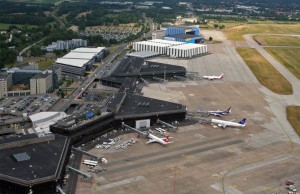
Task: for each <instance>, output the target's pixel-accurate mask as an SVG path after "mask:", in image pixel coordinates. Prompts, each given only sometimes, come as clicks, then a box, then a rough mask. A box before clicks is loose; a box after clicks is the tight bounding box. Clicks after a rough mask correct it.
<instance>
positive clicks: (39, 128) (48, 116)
mask: <svg viewBox="0 0 300 194" xmlns="http://www.w3.org/2000/svg"><path fill="white" fill-rule="evenodd" d="M66 116H67V114H66V113H65V112H40V113H36V114H33V115H30V116H29V118H30V120H31V122H32V126H33V129H34V130H35V132H36V133H43V132H44V133H49V128H50V125H53V124H55V123H56V122H57V121H58V120H60V119H63V118H65V117H66Z"/></svg>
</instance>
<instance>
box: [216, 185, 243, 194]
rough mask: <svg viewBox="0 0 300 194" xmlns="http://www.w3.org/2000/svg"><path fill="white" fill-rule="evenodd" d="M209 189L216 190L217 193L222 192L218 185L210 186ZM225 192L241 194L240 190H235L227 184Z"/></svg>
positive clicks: (220, 186)
mask: <svg viewBox="0 0 300 194" xmlns="http://www.w3.org/2000/svg"><path fill="white" fill-rule="evenodd" d="M210 187H211V188H214V189H216V190H217V191H220V192H223V189H222V185H221V184H220V183H216V184H213V185H210ZM225 190H226V191H228V193H234V194H243V192H241V191H240V190H237V189H236V188H234V187H233V186H231V185H227V184H225Z"/></svg>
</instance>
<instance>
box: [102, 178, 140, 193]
mask: <svg viewBox="0 0 300 194" xmlns="http://www.w3.org/2000/svg"><path fill="white" fill-rule="evenodd" d="M142 180H146V179H145V177H144V176H137V177H133V178H130V179H124V180H122V181H118V182H113V183H110V184H106V185H102V186H100V187H99V191H103V190H106V189H110V188H113V187H118V186H122V185H126V184H129V183H132V182H137V181H142Z"/></svg>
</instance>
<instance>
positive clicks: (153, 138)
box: [146, 133, 173, 145]
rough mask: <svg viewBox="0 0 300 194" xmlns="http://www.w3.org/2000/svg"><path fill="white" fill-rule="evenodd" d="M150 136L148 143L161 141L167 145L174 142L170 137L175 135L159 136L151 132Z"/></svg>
mask: <svg viewBox="0 0 300 194" xmlns="http://www.w3.org/2000/svg"><path fill="white" fill-rule="evenodd" d="M148 137H149V138H150V139H149V141H147V143H146V144H148V143H154V142H157V143H160V144H162V145H167V144H170V143H173V141H170V140H169V139H171V138H173V137H169V136H165V137H163V138H160V137H157V136H155V135H153V134H151V133H149V134H148Z"/></svg>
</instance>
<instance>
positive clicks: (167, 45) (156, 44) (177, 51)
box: [133, 39, 207, 58]
mask: <svg viewBox="0 0 300 194" xmlns="http://www.w3.org/2000/svg"><path fill="white" fill-rule="evenodd" d="M133 49H134V50H135V51H138V52H140V51H146V52H154V53H157V54H161V55H168V56H170V57H174V58H175V57H182V58H190V57H193V56H196V55H201V54H204V53H207V45H203V44H187V43H185V42H177V41H170V40H162V39H154V40H148V41H141V42H134V43H133Z"/></svg>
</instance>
